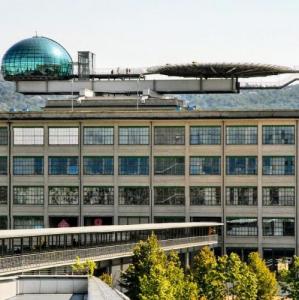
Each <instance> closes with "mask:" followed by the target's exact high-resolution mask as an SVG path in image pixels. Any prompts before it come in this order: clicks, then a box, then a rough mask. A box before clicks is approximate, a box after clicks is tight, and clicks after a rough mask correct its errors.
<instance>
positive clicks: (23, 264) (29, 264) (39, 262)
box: [0, 234, 218, 275]
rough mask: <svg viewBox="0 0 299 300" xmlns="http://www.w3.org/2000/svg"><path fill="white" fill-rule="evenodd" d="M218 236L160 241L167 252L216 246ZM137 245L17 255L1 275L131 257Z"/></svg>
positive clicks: (2, 264)
mask: <svg viewBox="0 0 299 300" xmlns="http://www.w3.org/2000/svg"><path fill="white" fill-rule="evenodd" d="M217 241H218V235H217V234H213V235H207V236H195V237H186V238H178V239H170V240H161V241H159V243H160V245H161V247H162V248H164V249H166V250H171V249H183V248H189V247H195V246H200V245H202V244H216V243H217ZM135 245H136V243H130V244H119V245H113V246H107V247H93V248H87V249H69V250H67V249H66V250H61V251H51V252H41V253H37V254H26V255H15V256H10V257H4V258H1V259H0V275H3V274H6V273H14V272H15V273H16V272H18V271H19V272H22V271H29V270H36V269H42V268H51V267H55V266H61V265H70V264H72V263H73V262H74V261H75V260H76V258H77V257H78V256H79V257H80V258H81V259H87V258H89V259H93V260H105V259H113V258H117V257H126V256H131V255H132V253H133V248H134V247H135Z"/></svg>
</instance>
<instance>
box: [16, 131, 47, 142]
mask: <svg viewBox="0 0 299 300" xmlns="http://www.w3.org/2000/svg"><path fill="white" fill-rule="evenodd" d="M13 134H14V139H13V140H14V145H43V144H44V128H42V127H15V128H14V129H13Z"/></svg>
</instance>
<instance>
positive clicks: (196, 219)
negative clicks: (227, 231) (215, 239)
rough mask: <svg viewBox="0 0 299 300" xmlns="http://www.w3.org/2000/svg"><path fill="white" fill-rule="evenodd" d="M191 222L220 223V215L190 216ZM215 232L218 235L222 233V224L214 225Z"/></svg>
mask: <svg viewBox="0 0 299 300" xmlns="http://www.w3.org/2000/svg"><path fill="white" fill-rule="evenodd" d="M190 220H191V222H212V223H214V222H216V223H222V219H221V217H190ZM216 232H217V233H218V235H222V226H217V227H216Z"/></svg>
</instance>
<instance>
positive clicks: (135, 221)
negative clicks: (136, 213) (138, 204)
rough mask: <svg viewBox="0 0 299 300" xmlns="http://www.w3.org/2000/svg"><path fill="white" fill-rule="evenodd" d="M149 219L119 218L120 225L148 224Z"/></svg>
mask: <svg viewBox="0 0 299 300" xmlns="http://www.w3.org/2000/svg"><path fill="white" fill-rule="evenodd" d="M148 223H149V217H118V224H119V225H132V224H148Z"/></svg>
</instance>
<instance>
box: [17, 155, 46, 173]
mask: <svg viewBox="0 0 299 300" xmlns="http://www.w3.org/2000/svg"><path fill="white" fill-rule="evenodd" d="M13 174H14V175H43V174H44V158H43V157H42V156H33V157H30V156H28V157H25V156H23V157H22V156H21V157H19V156H15V157H14V158H13Z"/></svg>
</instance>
